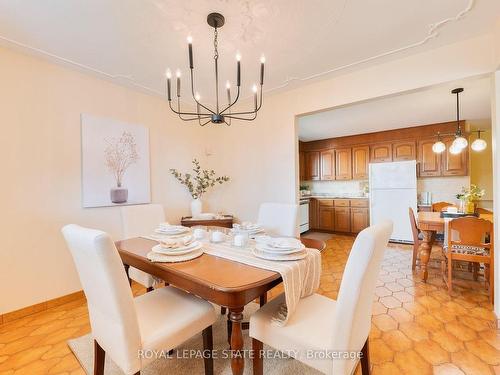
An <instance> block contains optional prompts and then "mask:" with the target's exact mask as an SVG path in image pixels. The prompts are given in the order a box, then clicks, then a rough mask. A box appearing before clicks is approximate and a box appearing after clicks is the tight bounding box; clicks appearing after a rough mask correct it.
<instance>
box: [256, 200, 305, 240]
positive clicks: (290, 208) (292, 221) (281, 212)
mask: <svg viewBox="0 0 500 375" xmlns="http://www.w3.org/2000/svg"><path fill="white" fill-rule="evenodd" d="M297 214H298V206H297V205H296V204H288V203H262V204H261V205H260V207H259V216H258V219H257V222H258V223H259V224H260V225H261V226H262V227H263V228H264V230H265V231H266V233H268V234H270V235H275V236H285V237H297V236H298V233H299V226H298V218H297Z"/></svg>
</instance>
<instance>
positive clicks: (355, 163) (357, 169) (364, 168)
mask: <svg viewBox="0 0 500 375" xmlns="http://www.w3.org/2000/svg"><path fill="white" fill-rule="evenodd" d="M369 162H370V147H369V146H357V147H353V148H352V178H353V180H363V179H367V178H368V164H369Z"/></svg>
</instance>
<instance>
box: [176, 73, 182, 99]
mask: <svg viewBox="0 0 500 375" xmlns="http://www.w3.org/2000/svg"><path fill="white" fill-rule="evenodd" d="M176 75H177V97H178V98H180V97H181V71H180V70H177V72H176Z"/></svg>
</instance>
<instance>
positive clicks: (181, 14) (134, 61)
mask: <svg viewBox="0 0 500 375" xmlns="http://www.w3.org/2000/svg"><path fill="white" fill-rule="evenodd" d="M213 11H220V12H222V13H223V14H224V15H225V17H226V25H225V26H224V27H223V28H221V29H220V34H219V35H220V39H219V46H220V47H219V49H220V53H221V57H220V65H221V66H220V72H221V80H222V82H225V81H226V79H231V80H233V82H234V78H235V68H236V64H235V60H234V56H235V54H236V52H237V51H239V52H240V53H241V55H242V57H243V60H242V70H243V71H242V81H243V82H242V83H243V85H244V87H243V90H244V91H243V92H244V93H250V87H251V84H252V83H253V82H255V81H257V80H258V69H259V63H258V61H259V57H260V55H261V54H262V53H265V55H266V58H267V62H268V63H267V67H266V82H265V83H266V85H265V89H266V91H269V90H274V89H283V88H287V87H288V86H289V85H298V84H300V83H301V82H306V81H308V80H309V79H314V78H317V77H322V76H325V75H331V74H338V73H339V72H342V71H343V70H344V69H347V68H349V69H355V68H357V67H361V66H366V65H369V64H375V63H378V62H380V61H381V60H382V59H390V58H398V57H401V56H403V55H407V54H411V53H416V52H420V51H422V50H425V49H432V48H436V47H437V46H440V45H444V44H448V43H451V42H454V41H457V40H461V39H465V38H469V37H472V36H475V35H479V34H483V33H485V32H487V31H489V30H490V29H491V28H492V27H493V24H494V21H495V19H496V18H497V17H498V15H499V14H500V1H498V0H440V1H435V0H420V1H415V0H309V1H304V0H273V1H269V0H231V1H229V0H190V1H178V0H141V1H138V0H44V1H40V0H15V1H14V0H0V42H1V43H3V44H5V45H8V46H16V47H18V48H21V49H23V50H25V51H30V52H33V53H37V54H42V55H44V56H46V57H48V58H50V59H53V60H55V61H58V62H61V63H64V64H70V65H72V66H74V67H78V68H81V69H84V70H87V71H91V72H94V73H95V74H98V75H100V76H103V77H107V78H108V79H111V80H114V81H115V82H118V83H121V84H126V85H132V86H134V87H136V88H140V89H143V90H147V91H149V92H152V93H157V94H163V93H164V87H165V84H164V73H165V70H166V68H167V67H170V68H172V70H175V69H176V68H177V67H179V68H182V69H183V74H184V77H185V76H186V74H187V73H188V71H187V62H188V61H187V45H186V37H187V36H188V35H191V36H192V37H193V39H194V44H193V45H194V58H195V70H196V76H197V83H196V86H197V88H198V89H199V91H200V93H201V95H202V97H203V98H205V99H208V100H210V99H211V98H212V97H213V94H214V90H213V65H212V58H213V50H212V48H213V47H212V43H213V41H212V29H211V28H210V27H209V26H208V25H207V24H206V21H205V20H206V16H207V14H208V13H210V12H213ZM187 86H188V82H187V81H185V83H184V84H183V96H185V95H188V92H187V90H186V88H187Z"/></svg>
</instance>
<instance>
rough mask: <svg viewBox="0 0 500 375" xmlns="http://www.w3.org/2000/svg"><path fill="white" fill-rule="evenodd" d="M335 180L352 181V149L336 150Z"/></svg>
mask: <svg viewBox="0 0 500 375" xmlns="http://www.w3.org/2000/svg"><path fill="white" fill-rule="evenodd" d="M335 179H336V180H351V179H352V155H351V148H350V147H349V148H338V149H336V150H335Z"/></svg>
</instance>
